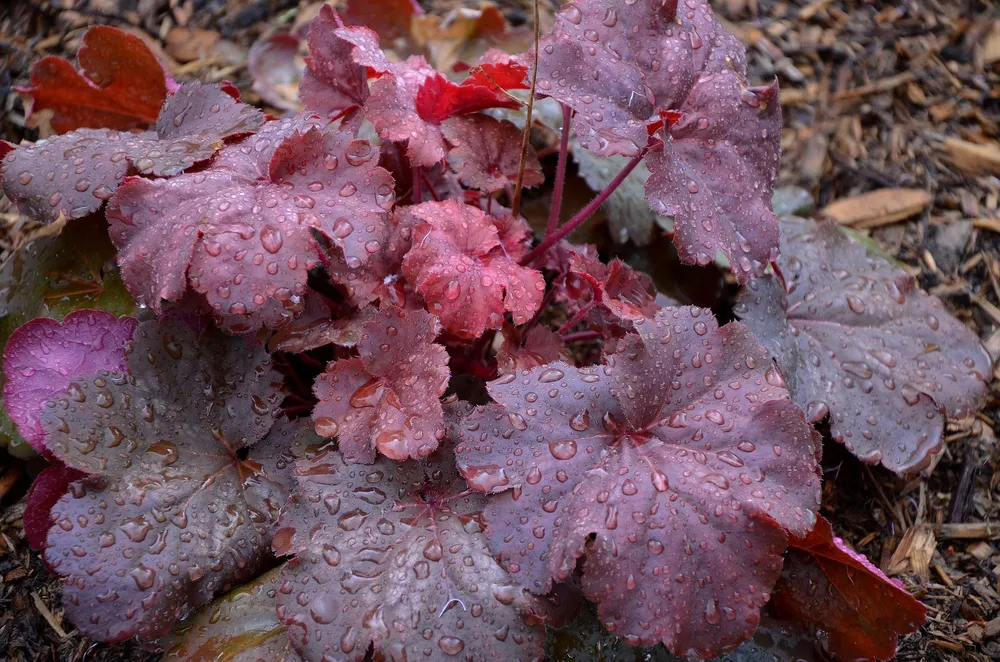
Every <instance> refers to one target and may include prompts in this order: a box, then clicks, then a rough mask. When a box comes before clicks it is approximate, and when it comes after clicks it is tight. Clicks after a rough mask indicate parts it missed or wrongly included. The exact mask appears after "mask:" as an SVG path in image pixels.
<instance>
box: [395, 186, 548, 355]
mask: <svg viewBox="0 0 1000 662" xmlns="http://www.w3.org/2000/svg"><path fill="white" fill-rule="evenodd" d="M408 212H409V213H410V214H411V215H413V216H414V217H415V218H416V219H417V221H418V222H417V225H416V226H415V227H414V229H413V248H412V249H411V250H410V252H409V253H407V255H406V258H405V259H404V260H403V275H405V276H406V279H407V280H408V281H410V282H411V283H412V284H413V286H414V287H415V288H416V290H417V291H418V292H420V293H421V294H422V295H423V296H424V299H426V301H427V305H428V310H430V311H431V312H432V313H434V314H435V315H439V316H440V317H441V322H442V323H443V324H444V326H445V328H446V329H447V330H448V331H449V332H450V333H453V334H455V335H456V336H459V337H461V338H475V337H478V336H480V335H482V333H483V331H485V330H486V329H487V328H489V329H498V328H500V326H501V325H502V324H503V318H504V311H508V312H510V313H513V316H514V323H515V324H524V323H525V322H527V321H528V319H530V318H531V316H532V315H533V314H534V312H535V310H536V309H537V308H538V306H539V305H540V304H541V301H542V293H543V292H544V290H545V281H544V280H543V279H542V275H541V274H540V273H539V272H537V271H535V270H534V269H527V268H525V267H522V266H520V265H518V264H517V262H515V261H513V260H512V259H511V258H510V256H509V255H508V254H507V252H506V251H505V250H504V246H503V244H501V241H500V236H499V233H498V232H497V227H496V226H495V225H494V224H493V222H491V218H490V217H489V216H486V214H484V213H483V212H482V211H480V210H479V209H477V208H476V207H472V206H470V205H464V204H461V203H458V202H454V201H450V200H449V201H445V202H425V203H423V204H420V205H416V206H413V207H409V208H408Z"/></svg>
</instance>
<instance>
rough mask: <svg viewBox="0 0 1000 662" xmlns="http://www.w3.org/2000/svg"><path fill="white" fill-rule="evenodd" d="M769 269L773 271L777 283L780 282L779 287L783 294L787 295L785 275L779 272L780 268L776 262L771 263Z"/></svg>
mask: <svg viewBox="0 0 1000 662" xmlns="http://www.w3.org/2000/svg"><path fill="white" fill-rule="evenodd" d="M771 268H772V269H774V275H775V276H777V277H778V280H779V281H781V287H782V288H783V289H784V290H785V294H788V293H789V289H788V281H787V280H785V274H784V273H783V272H782V271H781V267H779V266H778V263H777V262H772V263H771Z"/></svg>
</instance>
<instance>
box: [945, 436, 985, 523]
mask: <svg viewBox="0 0 1000 662" xmlns="http://www.w3.org/2000/svg"><path fill="white" fill-rule="evenodd" d="M980 463H981V459H980V457H979V453H978V452H977V451H976V450H975V449H972V448H970V449H969V450H968V452H967V453H966V455H965V459H964V460H963V462H962V473H961V475H959V477H958V483H957V484H956V485H955V489H954V490H953V491H952V493H951V508H949V510H948V521H949V522H964V521H965V520H966V519H968V515H969V510H970V508H971V506H972V496H973V492H974V491H975V487H976V476H978V475H979V465H980Z"/></svg>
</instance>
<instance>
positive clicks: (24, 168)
mask: <svg viewBox="0 0 1000 662" xmlns="http://www.w3.org/2000/svg"><path fill="white" fill-rule="evenodd" d="M263 122H264V116H263V114H262V113H261V112H260V111H259V110H256V109H255V108H252V107H250V106H247V105H245V104H242V103H239V102H238V101H236V100H235V99H233V97H232V96H230V95H229V93H228V92H227V91H226V89H225V88H224V87H223V86H220V85H202V84H201V83H185V84H183V85H181V86H180V89H178V90H177V92H176V93H175V94H173V95H171V96H169V97H168V98H167V101H166V103H165V104H164V105H163V110H161V111H160V115H159V118H158V119H157V120H156V125H155V127H153V129H150V130H148V131H143V132H141V133H122V132H119V131H115V130H112V129H78V130H76V131H73V132H72V133H68V134H66V135H63V136H55V137H53V138H50V139H48V140H39V141H38V142H37V143H35V144H34V145H24V146H21V147H18V148H17V149H15V150H13V151H12V152H10V153H9V154H7V156H6V157H4V159H3V161H2V162H0V182H2V186H3V192H4V193H5V194H6V195H7V197H8V198H10V200H11V201H12V202H14V203H15V204H16V205H17V207H18V209H19V210H20V211H21V212H22V213H23V214H25V215H27V216H30V217H31V218H34V219H36V220H39V221H45V222H49V223H51V222H53V221H55V220H56V219H58V218H59V217H60V216H66V217H67V218H69V219H75V218H80V217H82V216H86V215H87V214H89V213H91V212H94V211H97V210H98V209H99V208H100V207H101V205H102V204H103V203H104V201H105V200H107V199H109V198H110V197H111V196H112V195H113V194H114V192H115V190H116V189H117V188H118V186H119V184H121V182H122V180H123V179H124V178H125V176H126V175H127V174H128V173H129V171H130V168H135V170H137V171H139V172H141V173H143V174H153V175H156V176H158V177H171V176H173V175H177V174H179V173H181V172H183V171H184V170H187V169H188V168H190V167H191V166H193V165H194V164H195V163H198V162H199V161H204V160H205V159H207V158H209V157H211V156H212V155H213V154H215V152H216V151H217V150H218V149H219V148H221V147H222V144H223V141H224V140H225V139H226V138H230V137H232V136H236V135H239V134H245V133H252V132H253V131H255V130H256V129H257V128H259V127H260V125H261V124H263Z"/></svg>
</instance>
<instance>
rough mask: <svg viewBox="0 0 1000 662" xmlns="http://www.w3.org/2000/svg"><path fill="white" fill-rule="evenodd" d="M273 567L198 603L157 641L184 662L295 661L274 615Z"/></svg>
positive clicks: (173, 657) (171, 656) (275, 587)
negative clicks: (181, 621) (195, 610)
mask: <svg viewBox="0 0 1000 662" xmlns="http://www.w3.org/2000/svg"><path fill="white" fill-rule="evenodd" d="M279 572H280V568H275V569H273V570H269V571H268V572H266V573H264V574H263V575H261V576H260V577H257V578H256V579H254V580H253V581H250V582H248V583H246V584H244V585H243V586H240V587H239V588H236V589H233V590H232V591H230V592H229V593H227V594H226V595H224V596H222V597H221V598H218V599H217V600H215V601H214V602H212V603H211V604H209V605H206V606H205V607H202V608H201V609H200V610H198V611H197V612H196V613H195V614H193V615H192V616H191V617H190V618H189V619H187V620H186V621H184V622H183V623H182V624H181V625H179V626H178V627H177V629H176V630H174V631H173V632H171V633H170V634H168V635H167V636H166V637H163V638H162V639H160V640H159V641H158V642H157V644H158V645H159V646H160V647H161V648H163V649H165V650H166V653H164V656H163V659H164V660H165V661H170V660H183V661H184V662H216V661H219V662H223V661H224V662H263V661H264V660H266V661H267V662H299V661H300V660H301V659H302V658H300V657H299V655H298V653H296V652H295V650H294V649H293V648H292V642H291V641H289V640H288V635H286V634H285V629H284V627H283V626H282V625H281V623H279V622H278V617H277V615H276V614H275V609H274V605H275V599H276V598H277V593H278V573H279Z"/></svg>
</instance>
